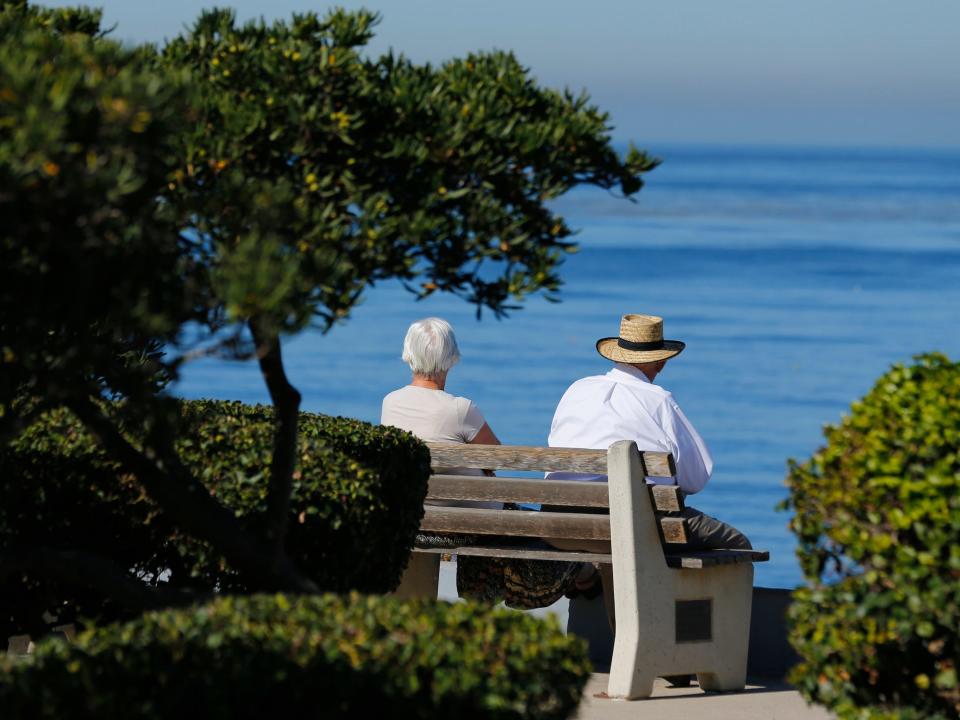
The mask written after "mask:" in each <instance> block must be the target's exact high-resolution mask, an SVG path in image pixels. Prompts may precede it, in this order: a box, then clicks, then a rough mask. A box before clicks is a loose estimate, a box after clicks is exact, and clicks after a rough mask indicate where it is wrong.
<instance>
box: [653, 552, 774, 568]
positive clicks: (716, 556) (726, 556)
mask: <svg viewBox="0 0 960 720" xmlns="http://www.w3.org/2000/svg"><path fill="white" fill-rule="evenodd" d="M664 557H665V558H666V560H667V566H668V567H672V568H684V569H687V570H702V569H703V568H706V567H714V566H716V565H738V564H740V563H748V562H766V561H767V560H769V559H770V553H769V552H767V551H766V550H703V551H683V552H679V553H676V554H674V553H667V554H666V555H665V556H664Z"/></svg>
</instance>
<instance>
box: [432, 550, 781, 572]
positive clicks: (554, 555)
mask: <svg viewBox="0 0 960 720" xmlns="http://www.w3.org/2000/svg"><path fill="white" fill-rule="evenodd" d="M413 551H414V552H417V553H431V554H434V555H471V556H475V557H498V558H519V559H522V560H565V561H568V562H597V563H612V562H613V560H612V557H611V556H610V555H605V554H603V553H588V552H579V551H577V552H574V551H568V550H545V549H543V550H542V549H535V548H518V547H516V546H515V545H495V544H491V545H476V546H473V545H467V546H465V547H458V548H437V547H424V548H419V547H418V548H414V550H413ZM769 559H770V553H769V552H766V551H760V550H704V551H700V552H683V553H667V554H666V555H664V561H665V562H666V563H667V567H671V568H674V569H685V570H702V569H703V568H707V567H715V566H717V565H740V564H742V563H748V562H766V561H767V560H769Z"/></svg>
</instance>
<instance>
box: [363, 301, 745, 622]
mask: <svg viewBox="0 0 960 720" xmlns="http://www.w3.org/2000/svg"><path fill="white" fill-rule="evenodd" d="M596 348H597V352H599V353H600V355H602V356H603V357H604V358H606V359H607V360H611V361H613V363H614V366H613V368H611V369H610V371H609V372H607V373H606V374H604V375H594V376H591V377H587V378H583V379H582V380H577V381H576V382H575V383H573V385H571V386H570V387H569V388H568V389H567V391H566V392H565V393H564V395H563V397H562V398H561V399H560V403H559V405H557V410H556V412H555V413H554V415H553V423H552V424H551V426H550V436H549V439H548V443H549V445H550V446H551V447H571V448H593V449H601V450H606V449H607V448H608V447H610V446H611V445H612V444H613V443H615V442H617V441H619V440H635V441H636V443H637V445H638V447H639V448H640V449H641V450H662V451H665V452H669V453H671V454H672V455H673V457H674V459H675V460H676V468H677V475H676V482H677V484H678V485H679V486H680V488H681V489H682V490H683V492H685V493H687V494H693V493H696V492H699V491H700V490H702V489H703V487H704V486H705V485H706V484H707V480H709V479H710V474H711V472H712V470H713V460H712V459H711V457H710V453H709V451H708V450H707V447H706V445H705V444H704V442H703V440H702V439H701V438H700V436H699V435H698V434H697V431H696V430H695V429H694V427H693V425H691V424H690V421H689V420H687V418H686V416H685V415H684V414H683V412H682V411H681V410H680V407H679V406H678V405H677V403H676V401H675V400H674V399H673V396H672V395H671V394H670V393H669V392H668V391H666V390H664V389H663V388H662V387H660V386H659V385H654V384H653V381H654V379H655V378H656V377H657V375H658V374H659V373H660V372H661V371H662V370H663V367H664V365H665V364H666V362H667V360H668V359H670V358H672V357H674V356H676V355H679V354H680V352H681V351H682V350H683V348H684V343H682V342H680V341H677V340H664V339H663V320H662V319H661V318H659V317H655V316H652V315H624V316H623V318H622V319H621V321H620V334H619V336H618V337H607V338H602V339H600V340H598V341H597V344H596ZM459 359H460V351H459V349H458V348H457V341H456V338H455V337H454V334H453V328H451V327H450V324H449V323H447V322H446V321H445V320H441V319H439V318H427V319H424V320H419V321H417V322H415V323H413V324H412V325H411V326H410V329H409V330H408V331H407V335H406V338H405V339H404V342H403V360H404V361H405V362H406V363H407V364H408V365H409V366H410V369H411V370H412V371H413V379H412V380H411V382H410V384H409V385H407V386H405V387H402V388H400V389H399V390H395V391H394V392H392V393H390V394H389V395H387V396H386V397H385V398H384V400H383V409H382V413H381V418H380V422H381V423H382V424H384V425H393V426H395V427H399V428H402V429H404V430H407V431H409V432H412V433H413V434H414V435H416V436H418V437H419V438H421V439H422V440H425V441H429V442H438V441H439V442H463V443H477V444H482V445H498V444H500V441H499V440H498V439H497V436H496V435H495V434H494V432H493V430H492V429H491V428H490V426H489V425H488V424H487V422H486V421H485V420H484V417H483V414H482V413H481V412H480V409H479V408H478V407H477V406H476V405H475V404H474V403H473V402H472V401H470V400H468V399H467V398H462V397H455V396H454V395H451V394H449V393H447V392H445V390H444V387H445V385H446V380H447V373H448V372H449V371H450V368H451V367H453V365H454V364H455V363H456V362H457V361H458V360H459ZM458 472H460V473H462V474H466V473H467V472H470V471H467V470H458ZM472 472H474V473H477V474H479V472H480V471H472ZM551 479H571V480H572V479H577V480H585V479H587V480H589V479H597V480H603V479H604V478H602V477H597V476H587V477H585V476H583V475H576V474H569V473H568V474H562V473H554V474H553V475H552V476H551ZM654 480H655V479H654ZM663 481H664V482H671V483H672V482H673V480H672V479H664V480H663ZM685 515H686V519H687V523H688V528H689V535H690V537H691V541H690V542H691V546H692V547H696V548H700V549H706V548H739V549H749V548H750V542H749V541H748V540H747V538H746V537H745V536H744V535H743V533H741V532H740V531H738V530H736V529H735V528H733V527H731V526H730V525H727V524H725V523H722V522H720V521H719V520H716V519H714V518H712V517H710V516H708V515H705V514H703V513H702V512H700V511H698V510H696V509H694V508H692V507H687V508H686V510H685ZM563 548H564V549H580V550H587V551H597V552H609V543H596V542H590V541H582V542H579V543H572V544H571V545H564V546H563ZM464 560H465V558H461V564H462V563H463V561H464ZM528 562H531V561H528ZM537 567H541V568H544V570H543V574H542V575H541V576H540V577H538V578H533V579H531V580H530V582H531V583H536V582H538V581H539V582H547V583H552V584H554V585H555V586H557V587H559V588H561V592H562V591H563V590H567V589H571V588H576V589H578V590H580V591H588V589H589V588H590V587H591V586H592V585H593V584H594V583H595V582H596V580H597V577H598V575H597V569H596V568H594V567H593V566H588V565H584V566H583V567H574V568H571V567H570V566H569V565H568V564H566V563H554V564H553V567H552V568H551V565H550V564H546V563H542V562H541V563H540V564H539V565H537ZM512 570H513V571H514V572H515V573H516V571H517V568H516V567H514V568H512ZM550 570H552V571H553V572H552V574H553V577H552V579H551V578H548V577H546V575H550V572H549V571H550ZM599 570H600V573H599V575H600V576H602V584H603V587H604V588H612V575H611V574H610V569H609V566H606V567H601V568H599ZM521 579H522V578H521ZM466 584H469V583H468V582H467V581H465V580H462V578H461V577H460V574H459V570H458V588H460V589H461V594H464V593H463V591H462V590H463V587H464V585H466ZM565 586H566V587H565ZM467 594H470V593H467ZM604 595H605V601H606V604H607V607H608V612H610V611H611V610H612V593H611V592H605V593H604ZM474 596H475V594H474ZM508 604H510V603H509V602H508Z"/></svg>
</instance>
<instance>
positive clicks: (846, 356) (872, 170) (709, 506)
mask: <svg viewBox="0 0 960 720" xmlns="http://www.w3.org/2000/svg"><path fill="white" fill-rule="evenodd" d="M648 149H649V150H651V151H652V152H653V153H654V154H655V155H657V156H658V157H661V158H662V159H663V164H662V165H661V166H660V167H659V168H657V169H656V170H654V171H653V172H652V173H650V174H649V175H648V176H647V186H646V187H645V188H644V189H643V190H642V191H641V192H640V194H639V196H638V201H637V202H636V203H631V202H628V201H625V200H623V199H622V198H618V197H615V196H614V195H612V194H609V193H606V192H601V191H597V190H593V189H591V190H576V191H574V192H572V193H570V194H569V195H567V196H565V197H564V198H562V199H561V200H560V201H558V202H557V204H556V207H557V209H558V211H560V212H561V213H563V214H564V216H565V217H566V218H567V220H568V222H569V223H570V224H571V226H572V227H575V228H578V229H579V234H578V235H577V236H576V238H575V239H576V240H577V241H578V242H579V244H580V248H581V249H580V252H578V253H577V254H575V255H571V256H570V257H569V258H568V259H567V260H566V262H565V264H564V265H563V268H562V270H561V275H562V277H563V279H564V281H565V285H564V287H563V289H562V292H561V296H562V302H561V303H559V304H551V303H548V302H546V301H544V300H543V299H542V298H534V299H532V300H530V301H528V302H526V303H525V307H524V309H522V310H520V311H518V312H516V313H514V314H512V315H511V316H510V317H509V318H508V319H505V320H502V321H498V320H496V319H494V318H493V317H492V315H490V314H489V313H485V314H484V315H483V317H482V319H481V320H478V319H477V318H476V313H475V310H474V308H473V307H472V306H469V305H467V304H465V303H464V302H462V301H460V300H457V299H455V298H451V297H440V296H436V297H431V298H429V299H427V300H425V301H422V302H415V301H414V298H413V297H412V296H411V295H409V294H407V293H406V292H405V291H404V290H403V289H402V288H401V287H400V286H399V285H398V284H394V283H385V284H383V285H378V286H377V287H376V288H374V289H372V290H371V291H369V292H368V293H367V295H366V298H365V301H364V302H363V304H362V305H361V306H359V307H358V308H357V309H356V310H355V312H354V313H353V315H352V317H351V318H350V319H349V320H348V321H347V322H346V323H344V324H343V325H340V326H338V327H336V328H334V329H333V330H332V331H331V332H329V333H328V334H325V335H324V334H322V333H320V332H318V331H308V332H305V333H302V334H301V335H299V336H297V337H294V338H291V339H289V340H288V341H287V343H286V345H285V360H286V364H287V369H288V373H289V375H290V378H291V380H292V382H293V383H294V385H296V386H297V387H298V389H299V390H300V391H301V392H302V394H303V405H302V407H303V409H304V410H309V411H314V412H321V413H328V414H332V415H344V416H349V417H356V418H360V419H363V420H369V421H372V422H376V421H377V420H378V418H379V412H380V401H381V398H382V397H383V396H384V395H385V394H386V393H388V392H390V391H391V390H394V389H396V388H397V387H400V386H401V385H404V384H406V383H407V382H408V381H409V371H408V369H407V367H406V366H405V365H404V364H403V363H402V362H401V360H400V352H401V346H402V342H403V336H404V333H405V332H406V328H407V326H408V325H409V323H410V322H412V321H413V320H416V319H419V318H422V317H426V316H429V315H438V316H441V317H444V318H446V319H448V320H449V321H450V322H451V323H453V325H454V327H455V329H456V333H457V339H458V342H459V344H460V349H461V353H462V356H463V357H462V361H461V362H460V364H459V365H458V366H456V367H455V368H454V369H453V370H452V371H451V373H450V377H449V379H448V385H447V389H448V390H449V391H450V392H453V393H454V394H457V395H464V396H466V397H469V398H471V399H472V400H474V401H475V402H476V403H477V404H478V405H479V407H480V408H481V410H482V411H483V413H484V415H485V416H486V418H487V420H488V422H489V424H490V426H491V427H492V428H493V430H494V432H496V433H497V435H498V436H499V437H500V439H501V441H503V442H504V443H510V444H529V445H542V444H545V442H546V437H547V433H548V430H549V427H550V419H551V417H552V415H553V410H554V408H555V406H556V403H557V401H558V400H559V398H560V396H561V395H562V394H563V392H564V390H565V389H566V388H567V386H568V385H569V384H570V383H571V382H573V381H574V380H576V379H578V378H580V377H584V376H586V375H594V374H599V373H603V372H606V370H607V369H608V367H609V363H608V362H607V361H605V360H604V359H603V358H601V357H600V356H599V355H597V353H596V351H595V350H594V343H595V341H596V340H597V339H598V338H600V337H605V336H612V335H616V334H617V330H618V326H619V320H620V316H621V315H622V314H624V313H628V312H641V313H648V314H656V315H661V316H663V317H664V319H665V334H666V337H667V338H670V339H680V340H684V341H685V342H686V343H687V348H686V350H685V351H684V352H683V354H681V355H680V356H679V357H677V358H676V359H674V360H671V361H670V362H669V363H668V364H667V367H666V369H665V370H664V372H663V373H662V374H661V375H660V376H659V377H658V378H657V384H659V385H662V386H663V387H665V388H666V389H668V390H670V391H671V392H672V393H673V394H674V396H675V398H676V399H677V401H678V402H679V404H680V406H681V407H682V408H683V410H684V412H685V414H686V415H687V417H688V418H690V420H691V421H692V422H693V424H694V425H695V426H696V427H697V429H698V430H699V431H700V434H701V435H702V436H703V437H704V439H705V440H706V442H707V444H708V446H709V447H710V450H711V452H712V454H713V457H714V462H715V469H714V475H713V478H712V479H711V481H710V483H709V484H708V485H707V487H706V489H705V490H704V491H703V492H701V493H700V494H698V495H696V496H694V497H691V498H690V499H689V503H690V504H692V505H694V506H695V507H698V508H699V509H701V510H703V511H705V512H707V513H710V514H712V515H715V516H717V517H719V518H721V519H723V520H725V521H727V522H730V523H732V524H733V525H735V526H737V527H738V528H740V529H741V530H743V531H744V532H746V533H747V535H748V536H749V537H750V538H751V540H752V541H753V544H754V546H755V547H757V548H762V549H766V550H769V551H770V553H771V560H770V562H769V563H763V564H759V565H758V566H757V568H756V580H755V582H756V584H757V585H762V586H766V587H782V588H788V587H794V586H796V585H797V584H799V583H800V582H801V581H802V578H801V574H800V570H799V566H798V564H797V561H796V558H795V555H794V552H795V542H794V539H793V536H792V535H791V534H790V533H789V531H788V530H787V523H788V521H789V516H788V515H787V514H786V513H783V512H778V511H777V510H776V509H775V508H776V506H777V504H778V503H779V502H780V501H781V500H783V498H784V497H785V496H786V489H785V487H784V484H783V479H784V476H785V473H786V467H787V460H788V458H795V459H799V460H802V459H805V458H808V457H809V456H810V454H811V453H812V452H813V451H814V450H816V448H817V447H819V446H820V444H821V443H822V427H823V425H824V424H826V423H836V422H837V421H839V420H840V418H841V417H842V415H843V413H844V412H846V411H847V410H848V409H849V406H850V403H851V402H852V401H854V400H856V399H858V398H860V397H861V396H863V395H864V394H865V393H866V392H867V391H868V390H869V389H870V388H871V387H872V385H873V383H874V381H875V380H876V378H877V377H878V376H879V375H881V374H882V373H883V372H885V371H886V370H887V368H888V367H889V366H890V365H891V364H892V363H897V362H909V361H910V359H911V357H912V356H913V355H914V354H917V353H921V352H928V351H934V350H936V351H941V352H945V353H947V354H948V355H950V356H951V357H952V358H953V359H960V150H956V151H947V150H877V149H848V148H844V149H811V148H747V147H711V146H692V145H680V146H676V145H675V146H671V145H664V146H653V147H650V148H648ZM174 391H175V392H176V393H177V394H179V395H182V396H184V397H190V398H198V397H214V398H224V399H235V400H242V401H245V402H250V403H254V402H267V401H268V397H267V394H266V391H265V389H264V387H263V383H262V380H261V378H260V376H259V374H258V372H257V369H256V366H255V364H254V363H240V362H229V361H222V360H201V361H197V362H194V363H192V364H190V365H188V366H187V368H186V369H185V372H184V374H183V378H182V380H181V381H180V382H179V383H178V385H177V386H176V387H175V390H174Z"/></svg>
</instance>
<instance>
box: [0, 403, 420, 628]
mask: <svg viewBox="0 0 960 720" xmlns="http://www.w3.org/2000/svg"><path fill="white" fill-rule="evenodd" d="M180 410H181V413H180V416H181V427H180V428H179V434H178V437H179V439H178V442H177V450H178V452H179V454H180V457H181V459H182V460H183V462H184V463H185V464H186V465H187V466H188V467H189V468H190V469H191V470H192V471H193V472H194V473H196V475H197V476H198V477H199V478H200V479H201V480H202V481H203V483H204V484H205V485H206V486H207V487H209V488H210V491H211V492H212V493H214V494H216V495H217V497H218V498H219V499H220V500H221V501H222V502H223V503H224V504H226V505H227V506H228V507H230V508H232V509H233V510H234V511H235V512H236V513H237V515H238V516H240V517H241V518H242V519H243V520H244V523H245V525H246V526H247V527H249V528H250V529H251V530H252V531H254V532H256V531H257V522H258V520H259V518H260V517H261V516H262V513H263V511H264V510H265V508H266V477H265V474H266V473H268V472H269V467H270V457H271V452H272V447H273V423H272V418H273V409H272V408H269V407H264V406H247V405H243V404H241V403H237V402H221V401H191V402H186V401H184V402H181V403H180ZM429 472H430V454H429V451H428V450H427V448H426V446H424V445H423V444H422V443H421V442H420V441H418V440H417V439H416V438H414V437H413V436H412V435H410V434H408V433H405V432H402V431H400V430H397V429H396V428H389V427H379V426H373V425H370V424H368V423H363V422H360V421H357V420H351V419H347V418H333V417H325V416H321V415H313V414H310V413H301V416H300V444H299V453H298V466H297V469H296V473H295V481H294V488H293V496H292V501H291V517H290V529H289V533H288V537H287V549H288V551H289V552H290V554H291V557H292V558H293V560H294V562H295V563H296V564H297V565H298V566H299V567H300V568H301V569H302V570H303V571H304V572H305V573H307V574H308V575H309V576H310V577H311V578H312V579H314V580H315V581H316V582H317V584H318V585H319V587H320V588H321V589H322V590H325V591H331V592H346V591H349V590H357V591H361V592H368V593H381V592H387V591H389V590H392V589H393V588H394V587H396V585H397V584H398V583H399V581H400V576H401V574H402V572H403V569H404V567H405V566H406V563H407V559H408V558H409V554H410V549H411V547H412V546H413V540H414V537H415V535H416V532H417V528H418V526H419V522H420V518H421V517H422V514H423V498H424V497H425V495H426V488H427V479H428V477H429ZM11 543H17V544H21V545H28V546H29V545H31V544H37V545H43V546H46V547H54V548H57V549H77V550H84V551H88V552H92V553H96V554H100V555H106V556H107V557H110V558H112V559H113V560H114V561H115V562H116V563H117V564H118V565H120V566H121V567H128V568H132V569H133V570H134V571H135V572H136V573H137V574H138V575H140V576H141V577H145V578H148V579H149V578H151V577H154V578H155V577H156V576H157V575H158V574H159V573H160V572H161V571H164V570H170V571H171V576H170V578H169V582H170V583H171V584H172V585H174V586H180V587H191V588H195V589H209V590H213V589H218V590H228V591H235V592H247V591H255V590H256V588H255V587H249V586H248V585H247V584H246V583H245V582H244V579H243V578H242V577H240V576H239V575H238V574H237V573H236V572H234V571H233V570H232V569H231V568H229V567H228V566H226V565H225V564H224V561H223V559H222V557H221V555H220V554H219V553H217V552H216V551H214V550H213V548H211V547H210V546H208V545H207V544H206V543H204V542H201V541H198V540H196V539H195V538H192V537H189V536H186V535H184V534H182V533H180V532H178V531H177V530H176V528H174V527H172V526H171V525H170V523H169V522H168V521H167V520H166V518H165V517H164V514H163V513H162V511H161V510H160V509H159V508H158V507H157V506H156V505H154V503H153V502H152V501H150V500H149V498H147V497H145V496H144V495H143V494H142V493H141V491H140V489H139V486H138V485H137V484H136V480H135V479H134V478H133V477H131V476H129V475H125V474H124V473H123V472H122V471H121V470H120V468H119V466H118V465H117V463H116V462H114V461H113V460H111V459H110V458H108V457H107V456H106V455H105V454H104V453H103V452H102V451H101V449H100V448H99V446H98V445H97V444H96V443H95V442H94V440H93V438H92V437H91V436H90V435H89V434H88V433H87V432H86V431H85V429H84V428H83V427H82V425H81V424H80V423H79V422H78V421H77V420H76V419H75V418H74V417H73V416H72V415H71V414H70V413H68V412H67V411H64V410H58V411H54V412H51V413H48V414H46V415H45V416H44V417H43V418H41V420H39V421H38V422H37V423H35V424H34V425H33V426H32V427H31V428H29V429H28V431H27V432H26V433H24V434H23V435H22V436H21V437H19V438H18V439H17V440H16V441H15V442H14V443H13V444H12V445H11V446H10V447H8V448H6V449H0V547H3V546H5V545H9V544H11ZM0 606H2V611H3V617H2V618H0V620H2V622H5V623H7V627H6V629H4V628H3V627H0V630H3V631H4V632H6V633H7V634H13V633H14V632H19V631H26V632H31V631H33V632H35V628H36V626H37V624H38V623H40V622H41V621H40V620H39V616H40V615H41V614H42V612H43V611H44V610H48V611H50V612H52V613H54V614H55V615H58V616H60V617H61V619H62V618H63V617H68V618H69V616H70V612H71V611H72V610H73V609H76V610H79V611H80V612H81V614H83V615H86V616H89V617H93V618H100V619H101V621H102V620H104V619H110V618H116V617H122V614H118V613H119V611H118V610H117V609H116V608H111V606H110V605H109V604H108V603H104V602H102V601H101V600H100V598H99V597H97V596H96V595H95V594H94V593H92V592H90V591H83V590H81V589H77V588H64V587H61V586H56V585H52V584H51V583H48V582H44V581H41V580H39V579H37V578H30V577H27V578H21V577H20V576H19V575H18V576H16V577H12V578H8V579H7V580H6V581H0ZM65 611H66V614H65ZM2 622H0V625H2ZM3 637H6V635H4V636H3Z"/></svg>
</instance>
